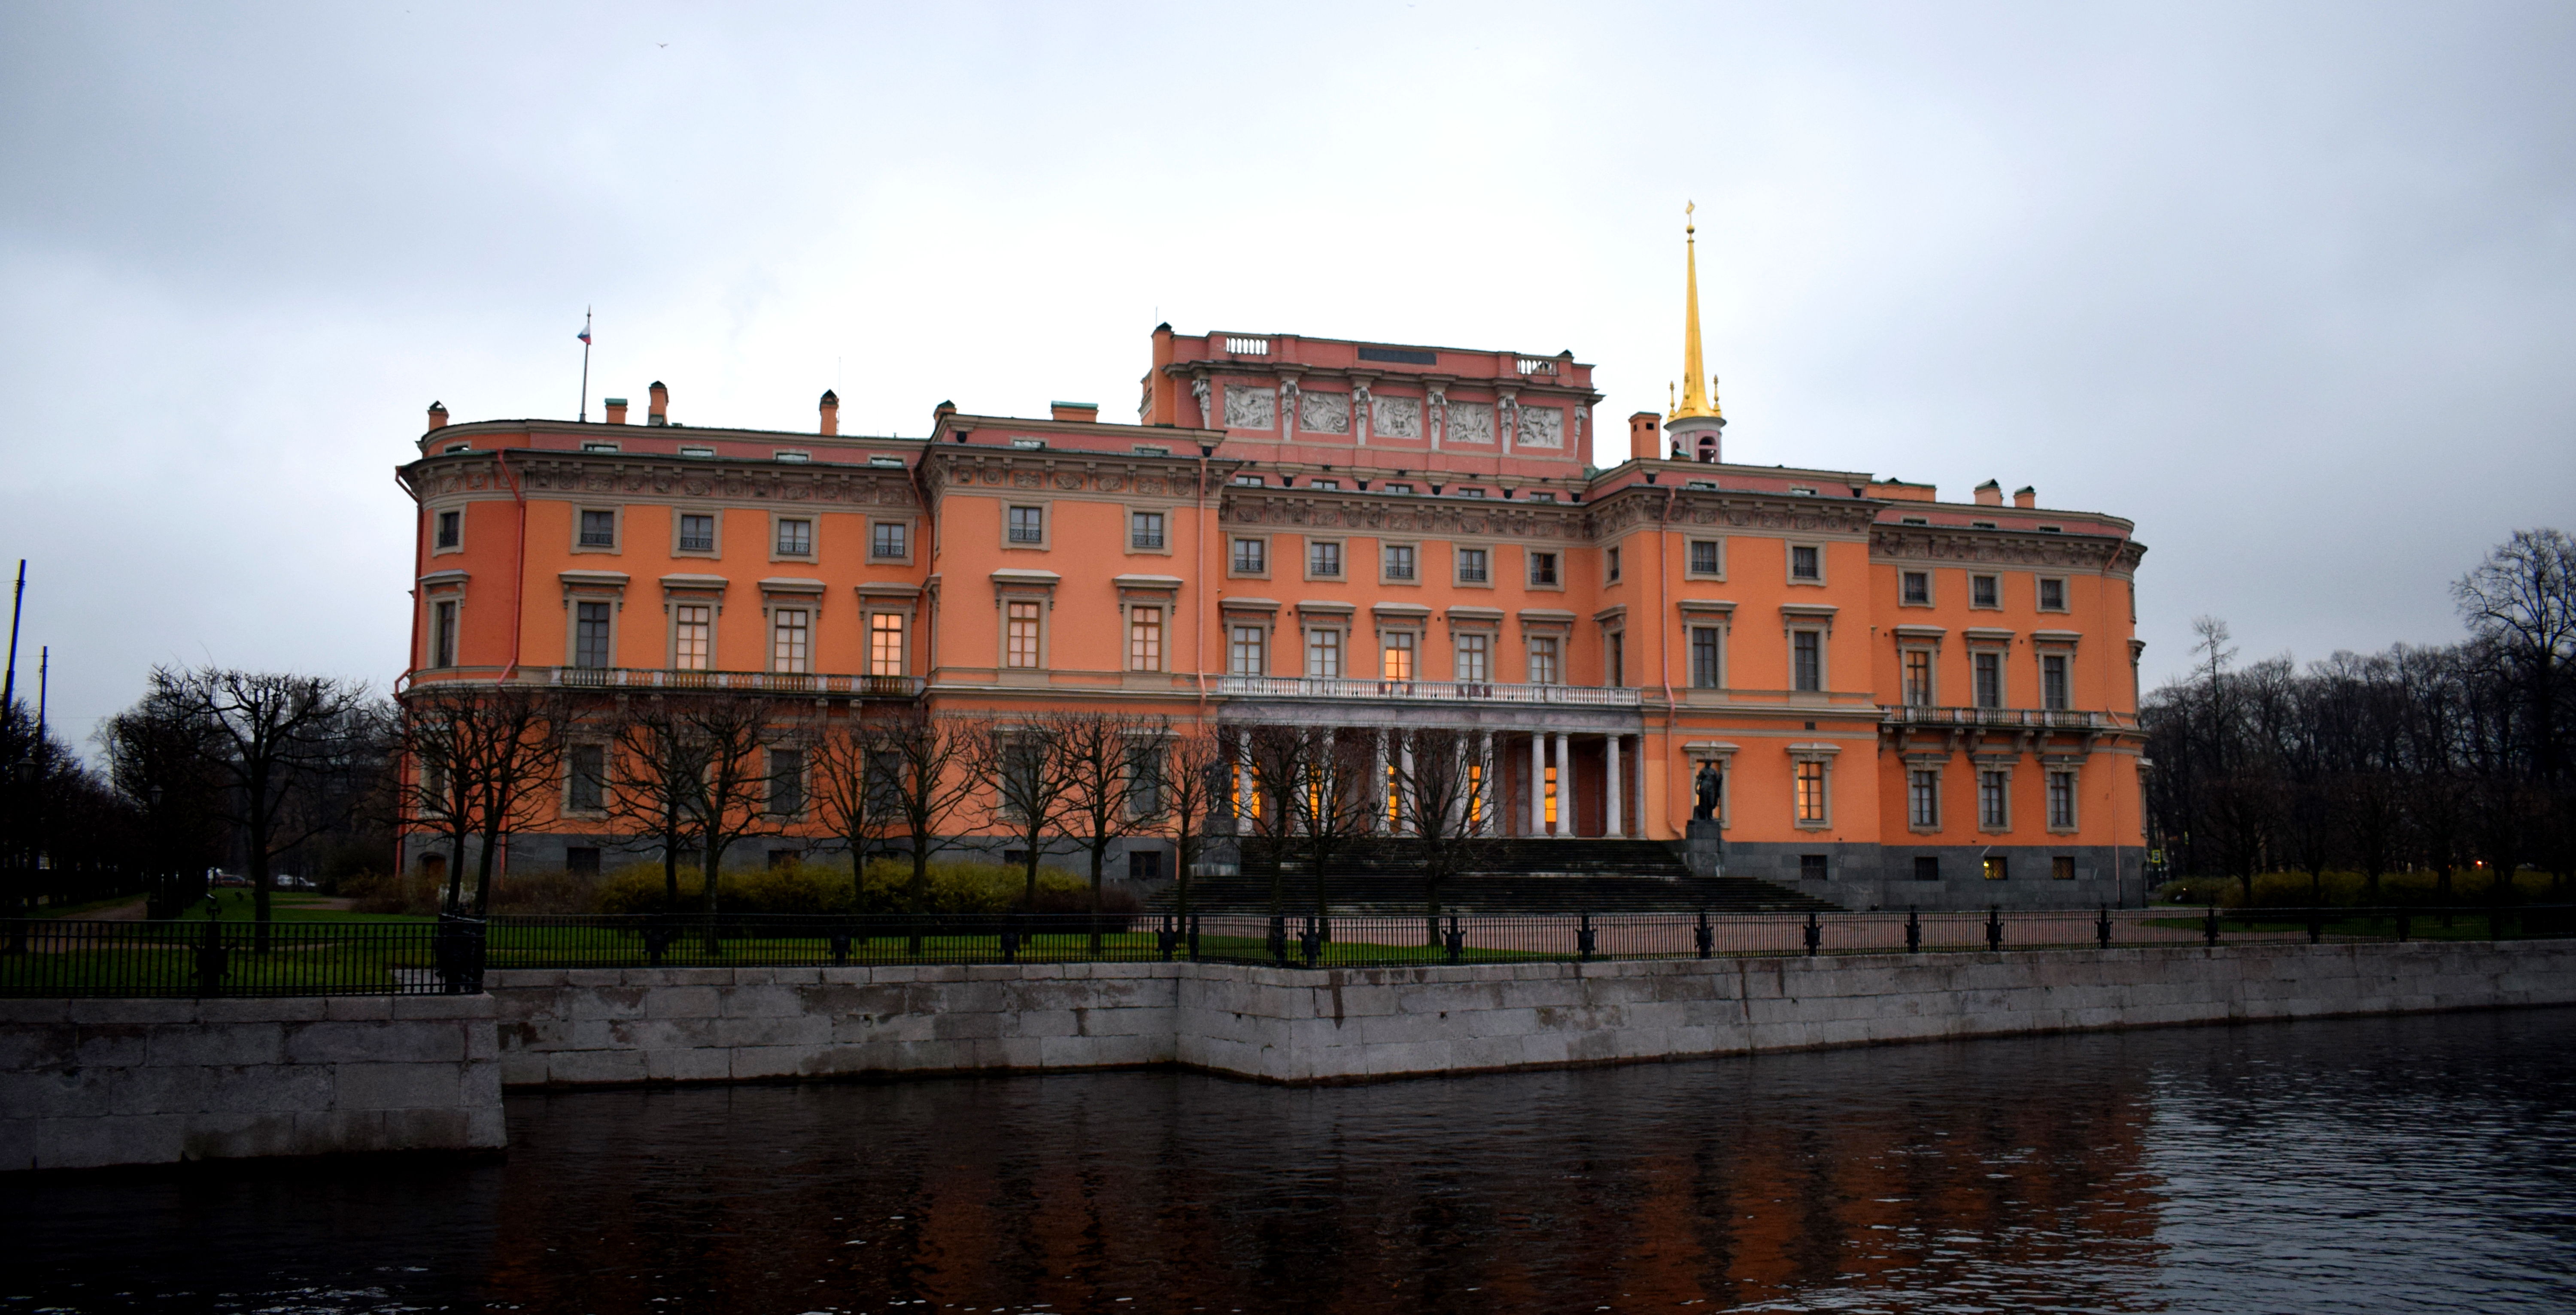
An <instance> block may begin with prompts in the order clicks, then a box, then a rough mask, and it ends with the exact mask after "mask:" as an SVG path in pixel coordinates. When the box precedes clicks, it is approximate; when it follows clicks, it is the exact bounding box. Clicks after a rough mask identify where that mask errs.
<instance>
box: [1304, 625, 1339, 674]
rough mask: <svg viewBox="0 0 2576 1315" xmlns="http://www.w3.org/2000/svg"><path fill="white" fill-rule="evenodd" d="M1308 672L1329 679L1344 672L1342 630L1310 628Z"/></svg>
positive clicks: (1307, 659)
mask: <svg viewBox="0 0 2576 1315" xmlns="http://www.w3.org/2000/svg"><path fill="white" fill-rule="evenodd" d="M1306 674H1307V675H1309V676H1313V677H1315V678H1317V679H1319V680H1329V679H1331V678H1333V677H1336V676H1339V675H1341V674H1342V632H1341V631H1339V630H1309V631H1307V632H1306Z"/></svg>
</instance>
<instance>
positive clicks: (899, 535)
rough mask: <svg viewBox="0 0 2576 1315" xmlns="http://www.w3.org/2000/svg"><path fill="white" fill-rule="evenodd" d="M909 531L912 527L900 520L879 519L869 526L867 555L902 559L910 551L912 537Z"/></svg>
mask: <svg viewBox="0 0 2576 1315" xmlns="http://www.w3.org/2000/svg"><path fill="white" fill-rule="evenodd" d="M911 531H912V527H911V526H909V525H906V524H904V523H903V522H901V521H895V522H892V523H887V522H882V521H881V522H879V523H877V524H875V525H872V526H869V527H868V555H869V556H870V557H877V558H884V559H890V560H894V561H901V560H903V557H904V555H905V554H906V553H908V552H910V551H912V549H911V545H910V543H909V540H910V539H911V538H912V533H911Z"/></svg>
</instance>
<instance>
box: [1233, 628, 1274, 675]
mask: <svg viewBox="0 0 2576 1315" xmlns="http://www.w3.org/2000/svg"><path fill="white" fill-rule="evenodd" d="M1263 639H1264V636H1263V633H1262V629H1261V627H1259V626H1236V627H1234V637H1233V641H1232V642H1231V644H1230V645H1229V646H1228V647H1229V650H1230V651H1229V652H1228V654H1227V656H1226V671H1227V672H1228V673H1229V674H1231V675H1237V676H1258V675H1261V674H1263V673H1264V672H1266V671H1267V670H1268V663H1267V661H1266V660H1265V658H1264V657H1263V654H1262V648H1263V647H1264V644H1263Z"/></svg>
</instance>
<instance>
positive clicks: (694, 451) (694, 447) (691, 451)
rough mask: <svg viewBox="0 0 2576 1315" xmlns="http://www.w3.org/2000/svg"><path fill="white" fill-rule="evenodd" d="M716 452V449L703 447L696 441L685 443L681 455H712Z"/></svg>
mask: <svg viewBox="0 0 2576 1315" xmlns="http://www.w3.org/2000/svg"><path fill="white" fill-rule="evenodd" d="M715 454H716V450H715V449H714V448H711V447H701V446H699V445H698V444H695V443H687V444H683V445H681V448H680V455H681V456H684V457H711V456H714V455H715Z"/></svg>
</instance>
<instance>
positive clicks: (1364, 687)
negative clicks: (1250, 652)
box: [1217, 676, 1641, 708]
mask: <svg viewBox="0 0 2576 1315" xmlns="http://www.w3.org/2000/svg"><path fill="white" fill-rule="evenodd" d="M1217 692H1218V693H1220V694H1225V695H1229V696H1232V697H1235V698H1251V699H1416V700H1424V701H1434V702H1463V703H1540V704H1548V705H1552V706H1556V707H1570V708H1633V707H1637V706H1638V705H1639V702H1640V699H1641V695H1640V692H1639V691H1637V690H1634V689H1629V688H1625V687H1623V686H1616V685H1613V686H1606V687H1605V686H1600V685H1503V684H1496V683H1494V682H1492V681H1481V680H1351V679H1332V678H1325V677H1314V676H1226V677H1222V678H1220V679H1219V680H1218V681H1217Z"/></svg>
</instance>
